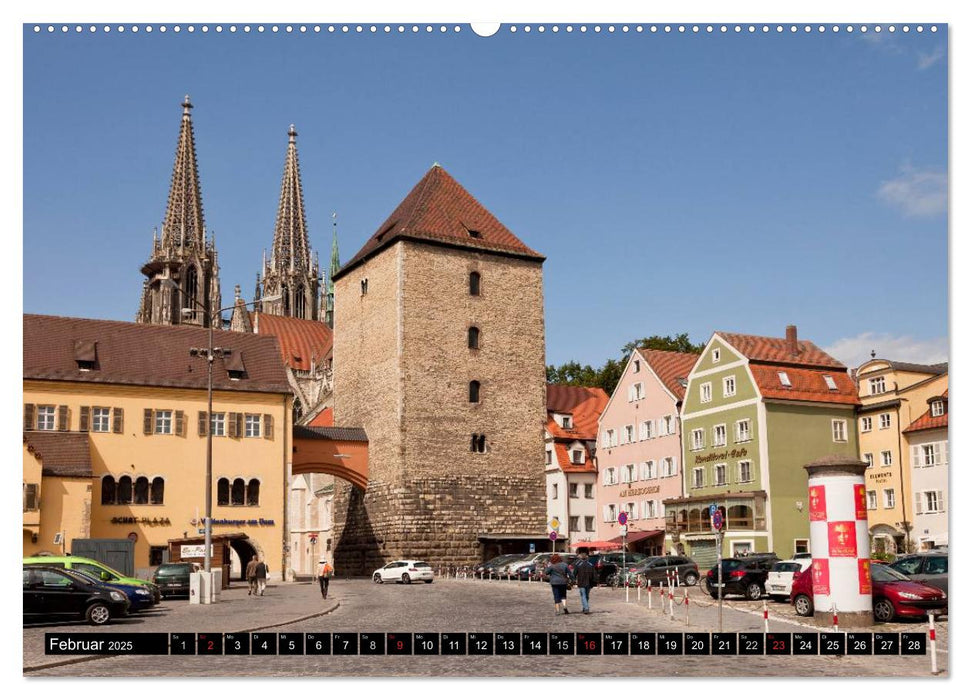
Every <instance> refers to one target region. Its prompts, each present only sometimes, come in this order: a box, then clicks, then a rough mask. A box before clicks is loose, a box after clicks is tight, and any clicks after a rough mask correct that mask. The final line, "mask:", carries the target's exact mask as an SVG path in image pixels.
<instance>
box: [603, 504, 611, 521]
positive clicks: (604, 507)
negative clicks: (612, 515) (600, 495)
mask: <svg viewBox="0 0 971 700" xmlns="http://www.w3.org/2000/svg"><path fill="white" fill-rule="evenodd" d="M601 510H602V511H603V512H602V515H603V519H604V522H605V523H607V522H610V521H609V520H608V519H607V506H602V507H601Z"/></svg>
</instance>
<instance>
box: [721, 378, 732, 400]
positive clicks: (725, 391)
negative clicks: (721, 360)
mask: <svg viewBox="0 0 971 700" xmlns="http://www.w3.org/2000/svg"><path fill="white" fill-rule="evenodd" d="M722 396H735V375H734V374H733V375H731V376H730V377H725V378H724V379H722Z"/></svg>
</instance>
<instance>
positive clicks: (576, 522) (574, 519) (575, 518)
mask: <svg viewBox="0 0 971 700" xmlns="http://www.w3.org/2000/svg"><path fill="white" fill-rule="evenodd" d="M579 529H580V516H579V515H571V516H570V532H576V531H577V530H579Z"/></svg>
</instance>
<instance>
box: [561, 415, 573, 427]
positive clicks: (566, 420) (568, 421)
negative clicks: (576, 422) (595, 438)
mask: <svg viewBox="0 0 971 700" xmlns="http://www.w3.org/2000/svg"><path fill="white" fill-rule="evenodd" d="M560 425H562V426H563V427H564V428H566V429H567V430H571V429H572V428H573V417H572V416H560Z"/></svg>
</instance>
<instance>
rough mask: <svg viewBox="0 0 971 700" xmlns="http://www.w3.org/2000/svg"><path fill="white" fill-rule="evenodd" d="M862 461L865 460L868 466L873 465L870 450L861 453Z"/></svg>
mask: <svg viewBox="0 0 971 700" xmlns="http://www.w3.org/2000/svg"><path fill="white" fill-rule="evenodd" d="M863 461H864V462H866V465H867V466H868V467H872V466H873V453H872V452H864V453H863Z"/></svg>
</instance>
